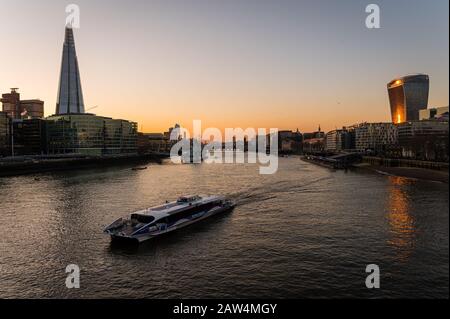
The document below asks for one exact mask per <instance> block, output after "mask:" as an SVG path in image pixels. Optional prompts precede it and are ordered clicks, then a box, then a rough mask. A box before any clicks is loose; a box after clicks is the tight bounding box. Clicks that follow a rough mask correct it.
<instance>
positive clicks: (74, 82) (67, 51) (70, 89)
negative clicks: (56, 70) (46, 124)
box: [56, 27, 84, 115]
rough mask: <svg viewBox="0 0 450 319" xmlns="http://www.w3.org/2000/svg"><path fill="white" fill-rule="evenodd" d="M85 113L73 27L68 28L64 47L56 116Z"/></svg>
mask: <svg viewBox="0 0 450 319" xmlns="http://www.w3.org/2000/svg"><path fill="white" fill-rule="evenodd" d="M80 113H84V100H83V90H82V89H81V80H80V70H79V69H78V59H77V53H76V50H75V40H74V37H73V30H72V28H71V27H66V35H65V39H64V47H63V54H62V62H61V75H60V78H59V89H58V100H57V104H56V114H57V115H61V114H80Z"/></svg>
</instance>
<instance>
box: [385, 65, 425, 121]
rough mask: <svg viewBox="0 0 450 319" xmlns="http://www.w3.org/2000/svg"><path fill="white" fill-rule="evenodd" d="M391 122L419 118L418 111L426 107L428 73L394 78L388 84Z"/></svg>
mask: <svg viewBox="0 0 450 319" xmlns="http://www.w3.org/2000/svg"><path fill="white" fill-rule="evenodd" d="M387 87H388V93H389V101H390V104H391V114H392V122H393V123H396V124H399V123H404V122H409V121H418V120H419V111H420V110H422V109H426V108H427V107H428V93H429V88H430V81H429V77H428V75H425V74H416V75H408V76H405V77H401V78H398V79H394V80H392V81H391V82H389V84H388V86H387Z"/></svg>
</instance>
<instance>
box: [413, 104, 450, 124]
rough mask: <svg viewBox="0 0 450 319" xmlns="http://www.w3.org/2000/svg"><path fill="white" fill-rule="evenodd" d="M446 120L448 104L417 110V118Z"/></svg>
mask: <svg viewBox="0 0 450 319" xmlns="http://www.w3.org/2000/svg"><path fill="white" fill-rule="evenodd" d="M433 119H435V120H446V121H448V106H444V107H434V108H428V109H424V110H420V111H419V120H420V121H426V120H433Z"/></svg>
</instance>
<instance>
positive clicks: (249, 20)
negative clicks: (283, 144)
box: [0, 0, 449, 132]
mask: <svg viewBox="0 0 450 319" xmlns="http://www.w3.org/2000/svg"><path fill="white" fill-rule="evenodd" d="M67 4H69V3H65V2H60V1H56V0H47V1H44V0H43V1H36V2H33V3H29V2H28V1H23V0H19V1H6V0H0V9H1V10H2V12H5V13H7V14H4V16H3V17H2V28H0V37H1V38H2V39H3V43H5V44H6V48H3V50H1V51H0V72H1V73H0V74H1V76H0V89H1V91H2V93H6V92H8V91H9V88H11V87H18V88H20V92H21V94H22V96H23V97H24V98H39V99H41V100H43V101H44V102H45V108H46V110H45V113H46V115H52V114H53V113H54V110H55V106H56V100H57V93H58V81H59V71H60V67H61V47H62V45H63V41H64V23H65V17H66V15H65V7H66V5H67ZM76 4H78V5H79V6H80V9H81V28H80V29H75V37H76V43H77V53H78V60H79V65H80V73H81V80H82V86H83V93H84V102H85V108H86V109H87V110H89V109H91V108H92V107H94V106H97V105H98V108H97V109H95V113H97V114H98V115H104V116H111V117H115V118H124V119H128V120H132V121H136V122H138V123H139V128H140V130H142V131H144V132H164V131H166V130H167V129H168V128H169V127H171V126H173V125H174V124H175V123H180V124H182V125H183V126H185V127H187V128H190V126H191V125H192V121H193V120H195V119H199V120H202V122H203V123H204V126H205V127H208V126H211V127H218V128H220V129H224V128H225V127H242V128H247V127H267V128H269V127H276V128H279V129H292V130H295V129H296V128H299V129H300V130H301V131H302V132H305V131H306V132H308V131H315V130H316V129H317V127H318V126H319V125H321V127H322V129H323V130H324V131H329V130H333V129H335V128H339V127H342V126H346V125H351V124H355V123H358V122H365V121H367V122H389V121H391V114H390V106H389V97H388V94H387V91H386V83H387V82H388V81H390V80H391V79H393V78H396V77H399V76H405V75H409V74H414V73H425V74H428V75H429V76H430V97H429V103H428V105H429V106H430V107H431V106H447V105H448V104H449V102H448V98H449V93H448V86H449V81H448V78H449V73H448V67H449V64H448V55H449V49H448V47H449V46H448V44H449V41H448V36H449V34H448V9H449V8H448V6H449V4H448V1H447V0H442V1H433V2H431V3H428V2H424V1H406V0H397V1H378V2H377V4H378V5H379V6H380V8H381V17H382V19H381V21H382V24H381V29H378V30H369V29H367V28H366V27H365V24H364V21H365V18H366V16H367V14H366V13H365V7H366V6H367V4H369V2H367V1H361V0H354V1H350V0H349V1H339V2H337V1H329V0H321V1H288V0H286V1H281V2H277V1H255V0H249V1H237V0H236V1H200V0H198V1H149V2H144V1H131V2H126V1H103V0H97V1H89V2H88V1H77V2H76ZM17 21H19V22H20V23H17Z"/></svg>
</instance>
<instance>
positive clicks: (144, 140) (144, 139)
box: [138, 133, 177, 154]
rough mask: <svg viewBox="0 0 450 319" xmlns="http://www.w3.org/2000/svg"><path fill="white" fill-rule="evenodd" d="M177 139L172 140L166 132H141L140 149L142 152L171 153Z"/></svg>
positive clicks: (139, 137) (139, 138)
mask: <svg viewBox="0 0 450 319" xmlns="http://www.w3.org/2000/svg"><path fill="white" fill-rule="evenodd" d="M176 142H177V141H171V140H170V135H169V134H166V133H139V136H138V151H139V153H141V154H145V153H148V152H155V153H170V150H171V148H172V146H173V145H174V144H175V143H176Z"/></svg>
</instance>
